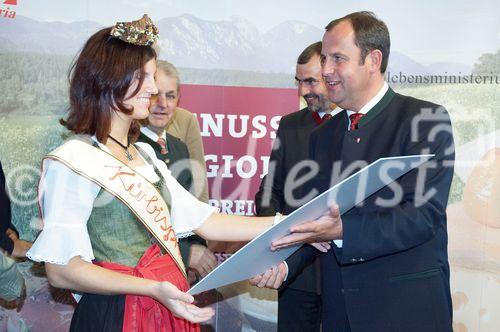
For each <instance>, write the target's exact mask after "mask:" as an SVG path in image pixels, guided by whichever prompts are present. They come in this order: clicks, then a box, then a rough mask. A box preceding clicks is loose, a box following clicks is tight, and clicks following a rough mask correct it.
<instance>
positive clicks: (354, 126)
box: [349, 113, 364, 130]
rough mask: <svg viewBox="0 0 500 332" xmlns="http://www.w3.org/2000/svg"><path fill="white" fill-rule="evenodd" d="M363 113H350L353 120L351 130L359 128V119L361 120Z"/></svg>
mask: <svg viewBox="0 0 500 332" xmlns="http://www.w3.org/2000/svg"><path fill="white" fill-rule="evenodd" d="M363 115H364V114H363V113H352V114H351V115H349V119H350V120H351V126H350V127H349V130H356V129H358V123H359V120H361V118H362V117H363Z"/></svg>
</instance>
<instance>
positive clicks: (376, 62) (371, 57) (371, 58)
mask: <svg viewBox="0 0 500 332" xmlns="http://www.w3.org/2000/svg"><path fill="white" fill-rule="evenodd" d="M365 62H368V63H367V64H368V65H369V67H370V71H371V72H374V73H375V72H380V67H381V66H382V51H380V50H378V49H374V50H372V51H371V52H370V53H368V55H367V56H366V59H365Z"/></svg>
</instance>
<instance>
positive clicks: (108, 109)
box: [60, 28, 156, 143]
mask: <svg viewBox="0 0 500 332" xmlns="http://www.w3.org/2000/svg"><path fill="white" fill-rule="evenodd" d="M110 31H111V28H105V29H102V30H100V31H98V32H96V33H95V34H94V35H92V37H90V38H89V40H88V41H87V43H86V44H85V45H84V46H83V48H82V50H81V51H80V54H79V55H78V57H77V58H76V61H74V62H73V64H72V65H71V68H70V72H69V81H70V82H69V102H70V106H69V112H68V115H67V118H66V119H61V120H60V123H61V124H62V125H63V126H65V127H66V128H68V129H69V130H71V131H72V132H74V133H75V134H87V135H95V136H96V137H97V139H98V140H99V142H102V143H106V141H107V139H108V135H109V132H110V130H111V114H112V112H116V111H119V112H123V113H125V114H131V113H132V112H133V109H131V108H129V107H127V106H126V105H125V104H124V100H125V98H129V97H130V96H127V91H128V89H129V87H130V85H131V84H132V83H133V81H134V79H138V85H137V88H136V89H135V91H134V92H133V93H132V96H133V95H136V94H137V93H138V92H139V90H140V88H141V86H142V83H143V81H144V65H145V64H146V63H147V62H148V61H150V60H151V59H156V52H155V50H154V49H153V48H152V47H151V46H139V45H133V44H129V43H126V42H124V41H121V40H119V39H118V38H114V37H112V36H110V34H109V33H110ZM138 134H139V124H138V123H137V121H134V122H133V123H132V125H131V127H130V131H129V140H131V141H134V140H135V139H136V138H137V136H138Z"/></svg>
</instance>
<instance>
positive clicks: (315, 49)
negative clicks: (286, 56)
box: [297, 41, 321, 65]
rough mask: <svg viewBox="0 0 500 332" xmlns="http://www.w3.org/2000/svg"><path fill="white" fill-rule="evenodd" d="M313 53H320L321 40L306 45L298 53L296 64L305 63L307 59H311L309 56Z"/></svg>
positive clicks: (313, 54)
mask: <svg viewBox="0 0 500 332" xmlns="http://www.w3.org/2000/svg"><path fill="white" fill-rule="evenodd" d="M315 55H318V56H319V55H321V42H320V41H319V42H316V43H314V44H311V45H309V46H307V47H306V49H305V50H303V51H302V53H300V55H299V57H298V59H297V64H298V65H305V64H306V63H308V62H309V61H311V58H312V57H313V56H315Z"/></svg>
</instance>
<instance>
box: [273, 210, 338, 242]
mask: <svg viewBox="0 0 500 332" xmlns="http://www.w3.org/2000/svg"><path fill="white" fill-rule="evenodd" d="M290 232H291V233H292V234H290V235H286V236H284V237H282V238H281V239H279V240H276V241H274V242H273V243H272V244H271V249H272V250H277V249H280V248H285V247H289V246H292V245H295V244H298V243H314V242H328V241H330V240H337V239H341V238H342V219H340V212H339V207H338V206H337V205H334V206H332V207H330V213H329V214H328V215H325V216H323V217H321V218H319V219H317V220H314V221H308V222H305V223H303V224H300V225H297V226H293V227H292V228H291V229H290Z"/></svg>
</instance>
